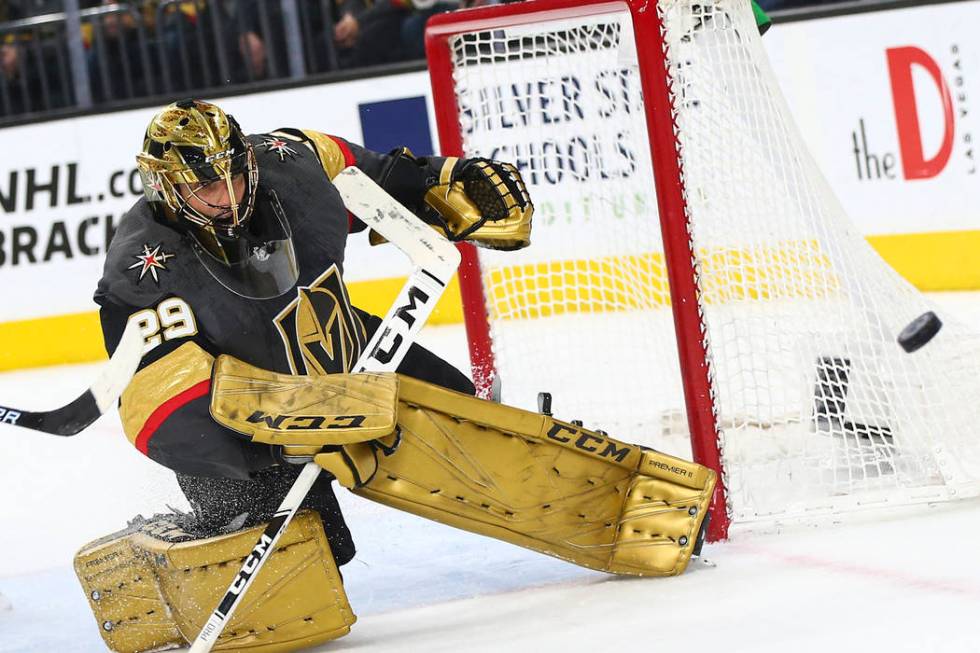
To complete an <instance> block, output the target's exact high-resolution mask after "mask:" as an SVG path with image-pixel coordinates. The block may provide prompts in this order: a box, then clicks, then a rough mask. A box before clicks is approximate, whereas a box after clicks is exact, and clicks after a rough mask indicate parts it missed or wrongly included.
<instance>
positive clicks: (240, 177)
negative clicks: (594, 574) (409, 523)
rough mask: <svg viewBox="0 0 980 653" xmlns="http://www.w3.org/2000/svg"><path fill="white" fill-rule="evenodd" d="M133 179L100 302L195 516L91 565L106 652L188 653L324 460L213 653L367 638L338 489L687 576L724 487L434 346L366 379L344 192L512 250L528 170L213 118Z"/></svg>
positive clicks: (112, 546)
mask: <svg viewBox="0 0 980 653" xmlns="http://www.w3.org/2000/svg"><path fill="white" fill-rule="evenodd" d="M137 161H138V167H139V170H140V172H141V174H142V177H143V186H144V192H145V197H143V198H142V199H140V200H139V201H138V202H137V203H136V205H135V206H133V207H132V209H130V211H129V212H128V214H127V215H126V217H125V218H124V219H123V220H122V222H121V224H120V225H119V229H118V232H117V233H116V236H115V238H114V239H113V241H112V244H111V247H110V249H109V252H108V254H107V257H106V264H105V270H104V275H103V278H102V280H101V281H100V282H99V286H98V289H97V291H96V293H95V300H96V302H98V304H99V305H100V306H101V320H102V329H103V333H104V337H105V344H106V348H107V350H108V351H109V353H110V354H111V353H112V352H113V351H114V349H115V347H116V345H117V344H118V342H119V340H120V338H121V335H122V332H123V329H124V327H125V326H126V325H127V324H128V323H129V322H130V321H136V323H137V324H138V325H139V328H140V330H141V332H142V335H143V338H144V342H145V346H144V354H143V359H142V362H141V365H140V369H139V371H138V372H137V374H136V376H135V378H134V379H133V381H132V383H131V384H130V386H129V388H128V389H127V390H126V392H125V393H124V394H123V397H122V401H121V407H120V411H119V414H120V418H121V420H122V422H123V429H124V431H125V433H126V435H127V437H128V438H129V439H130V441H131V442H132V443H133V445H134V446H136V448H137V449H139V451H140V452H142V453H143V454H145V455H147V456H149V457H150V458H152V459H153V460H154V461H156V462H158V463H160V464H161V465H164V466H166V467H168V468H170V469H172V470H173V471H174V472H175V473H176V474H177V479H178V482H179V484H180V487H181V489H182V490H183V492H184V494H185V495H186V496H187V499H188V501H189V503H190V505H191V506H192V508H193V511H192V513H191V514H167V515H157V516H155V517H153V518H151V519H148V520H147V519H142V518H137V519H136V520H134V521H133V522H132V523H131V524H130V526H129V527H128V528H127V529H125V530H123V531H120V532H118V533H113V534H111V535H108V536H106V537H104V538H102V539H100V540H98V541H95V542H92V543H90V544H88V545H86V546H85V547H84V548H83V549H82V550H81V551H80V552H79V553H78V555H77V557H76V560H75V568H76V571H77V573H78V576H79V579H80V580H81V583H82V585H83V587H84V590H85V593H86V595H87V596H88V598H89V603H90V605H91V608H92V610H93V612H94V613H95V617H96V620H97V622H98V627H99V629H100V631H101V632H102V635H103V637H104V638H105V641H106V643H107V644H108V646H109V648H110V649H112V650H114V651H119V652H126V653H136V652H137V651H149V650H158V649H161V648H170V647H176V646H186V645H187V643H188V642H189V641H193V640H194V638H195V637H196V635H197V633H198V630H199V629H200V628H201V626H202V625H203V624H204V622H205V620H206V619H207V618H208V615H209V611H210V610H211V609H212V608H213V607H214V605H215V604H216V601H217V600H218V599H219V597H220V596H221V592H222V591H223V590H224V588H225V587H227V585H228V583H229V582H230V581H231V580H232V578H233V575H234V574H235V572H236V570H237V569H238V568H239V566H240V565H241V563H242V561H243V560H244V559H245V558H246V557H247V556H248V555H249V552H250V551H251V549H252V546H253V544H254V543H255V541H256V539H257V538H258V536H259V534H260V533H261V532H262V524H263V522H266V521H268V520H269V519H270V517H271V516H272V515H273V513H274V512H275V510H276V508H277V506H278V504H279V503H280V501H281V500H282V498H283V497H284V495H285V493H286V492H287V490H288V489H289V487H290V485H291V484H292V482H293V481H294V480H295V478H296V477H297V475H298V473H299V468H300V466H299V465H295V464H291V461H295V460H304V461H306V460H309V459H310V457H312V458H313V460H314V461H315V462H316V463H317V464H318V465H320V466H321V467H322V468H323V469H324V470H326V472H327V473H322V474H321V475H320V477H319V479H318V481H317V482H316V484H315V485H314V486H313V489H312V491H311V492H310V493H309V495H308V496H307V499H306V501H305V503H304V504H303V507H304V508H307V509H308V510H304V511H303V512H301V513H300V514H299V516H298V517H297V518H296V519H295V520H294V521H293V522H292V523H291V524H290V526H289V528H288V530H287V531H286V533H285V534H284V535H283V536H282V539H281V540H280V542H279V545H278V547H277V548H276V550H275V552H274V553H273V554H272V555H271V557H270V558H269V562H268V564H267V565H266V566H265V567H264V568H263V569H262V570H261V572H260V573H259V574H258V576H257V577H256V581H255V587H253V589H252V590H251V591H250V593H249V595H248V597H247V598H246V599H245V603H244V605H243V606H242V609H240V610H239V611H238V612H237V613H236V615H235V617H234V618H233V619H232V622H231V623H230V624H229V626H228V627H227V628H226V629H225V632H224V634H223V636H222V637H221V639H220V640H219V642H218V644H217V646H216V649H217V650H233V651H263V652H266V651H268V652H272V651H292V650H297V649H301V648H304V647H307V646H311V645H314V644H317V643H320V642H324V641H327V640H330V639H334V638H337V637H340V636H342V635H344V634H346V633H347V632H348V631H349V630H350V626H351V624H353V623H354V621H355V616H354V614H353V612H352V611H351V607H350V605H349V604H348V601H347V597H346V595H345V593H344V586H343V582H342V579H341V576H340V573H339V571H338V567H339V566H340V565H343V564H345V563H346V562H348V561H350V560H351V558H352V557H353V556H354V543H353V540H352V538H351V534H350V532H349V531H348V529H347V527H346V525H345V523H344V518H343V516H342V515H341V513H340V510H339V507H338V504H337V501H336V499H335V497H334V494H333V489H332V482H333V481H334V480H336V481H337V482H338V483H340V484H341V485H343V486H344V487H346V488H348V489H349V490H350V491H352V492H354V493H355V494H357V495H358V496H361V497H363V498H365V499H371V500H374V501H378V502H380V503H383V504H385V505H388V506H392V507H395V508H398V509H400V510H405V511H407V512H410V513H413V514H416V515H418V516H420V517H426V518H429V519H433V520H436V521H439V522H442V523H445V524H449V525H451V526H455V527H457V528H462V529H465V530H468V531H472V532H474V533H479V534H482V535H485V536H488V537H494V538H498V539H501V540H504V541H507V542H511V543H513V544H517V545H519V546H524V547H527V548H530V549H534V550H536V551H540V552H541V553H545V554H548V555H552V556H556V557H559V558H562V559H564V560H568V561H570V562H573V563H575V564H578V565H582V566H584V567H588V568H590V569H597V570H601V571H606V572H609V573H614V574H631V575H637V576H667V575H673V574H679V573H681V572H682V571H684V569H685V568H686V567H687V564H688V562H689V561H690V559H691V556H692V554H693V553H694V552H695V551H696V549H697V547H698V546H699V545H700V542H701V538H702V536H703V526H705V525H706V523H707V520H706V516H707V514H708V505H709V502H710V499H711V494H712V490H713V488H714V485H715V475H714V473H713V472H712V471H711V470H709V469H707V468H705V467H701V466H699V465H696V464H693V463H689V462H686V461H682V460H678V459H675V458H672V457H669V456H666V455H663V454H660V453H658V452H655V451H652V450H650V449H645V448H641V447H639V446H633V445H629V444H625V443H622V442H619V441H617V440H613V439H611V438H609V437H607V436H606V435H605V434H603V433H600V432H595V431H590V430H587V429H584V428H582V427H581V426H577V425H574V424H570V423H565V422H561V421H559V420H556V419H553V418H552V417H551V416H550V415H547V414H537V413H531V412H527V411H523V410H518V409H515V408H509V407H507V406H503V405H501V404H499V403H495V402H492V401H485V400H482V399H477V398H475V397H474V396H473V394H474V391H473V385H472V384H471V382H470V381H469V380H468V379H467V378H466V377H465V376H464V375H463V374H462V373H460V372H459V371H458V370H456V369H455V368H453V367H452V366H450V365H449V364H447V363H446V362H444V361H442V360H440V359H439V358H438V357H436V356H435V355H434V354H432V353H431V352H428V351H426V350H425V349H423V348H421V347H418V346H413V347H412V348H411V349H410V350H409V353H408V355H407V356H406V358H405V360H404V362H403V363H402V365H401V367H400V368H399V373H398V374H393V373H372V374H350V373H349V371H350V369H351V366H352V365H353V363H354V362H355V361H356V360H357V358H358V355H359V354H360V351H361V348H362V347H364V345H365V343H366V342H367V340H368V338H369V337H370V336H371V334H372V332H373V331H374V330H375V329H376V328H377V326H378V324H379V322H380V320H379V319H378V318H377V317H374V316H372V315H369V314H367V313H365V312H363V311H360V310H358V309H357V308H355V307H352V306H351V305H350V303H349V300H348V295H347V291H346V289H345V287H344V282H343V263H344V248H345V243H346V240H347V235H348V233H350V232H356V231H359V230H361V229H364V225H363V224H362V223H360V222H359V221H358V220H357V219H356V218H354V217H353V216H351V215H350V214H349V213H348V212H347V211H346V209H345V207H344V204H343V202H342V201H341V198H340V195H339V193H338V191H337V189H336V188H335V187H334V186H333V184H332V182H331V180H332V179H334V178H335V176H336V175H338V174H339V173H340V171H341V170H342V169H343V168H345V167H346V166H356V167H357V168H359V169H361V170H362V171H364V172H365V173H366V174H367V175H369V176H370V177H371V178H372V179H374V180H375V181H376V182H377V183H378V184H380V185H381V186H382V187H383V188H384V189H385V190H386V191H387V192H388V193H389V194H391V195H392V196H394V197H395V198H396V199H397V200H399V201H400V202H401V203H402V204H404V205H405V206H406V207H408V208H409V209H411V210H412V211H413V212H414V213H416V214H417V215H418V216H419V217H421V218H422V219H423V220H425V221H426V222H427V223H429V224H430V225H432V226H433V228H435V229H439V230H442V231H443V232H444V233H445V234H446V235H448V236H449V237H450V238H451V239H453V240H463V239H465V240H469V241H472V242H474V243H476V244H478V245H481V246H483V247H491V248H497V249H517V248H520V247H524V246H526V245H527V244H528V243H529V239H530V229H531V214H532V212H533V208H532V205H531V201H530V198H529V197H528V195H527V190H526V189H525V186H524V182H523V181H522V180H521V176H520V174H519V173H518V172H517V170H516V169H515V168H514V167H513V166H510V165H508V164H505V163H500V162H496V161H490V160H486V159H457V158H435V157H429V158H416V157H414V156H413V155H412V154H411V153H410V152H409V151H408V150H407V149H400V150H396V151H394V152H391V153H389V154H379V153H376V152H371V151H369V150H366V149H364V148H362V147H359V146H357V145H355V144H353V143H348V142H347V141H345V140H343V139H341V138H337V137H333V136H327V135H325V134H322V133H319V132H315V131H307V130H299V129H281V130H278V131H274V132H271V133H267V134H255V135H250V136H246V135H245V134H244V133H243V132H242V131H241V129H240V128H239V126H238V124H237V123H236V122H235V120H234V119H233V118H232V117H231V116H229V115H226V114H225V113H224V112H223V111H222V110H221V109H220V108H218V107H217V106H215V105H213V104H208V103H205V102H201V101H196V100H186V101H181V102H177V103H175V104H172V105H170V106H168V107H166V108H164V109H163V110H162V111H161V112H160V113H158V114H157V115H156V116H155V117H154V118H153V120H152V121H151V123H150V125H149V127H148V128H147V130H146V136H145V139H144V142H143V148H142V151H141V152H140V153H139V155H138V156H137ZM374 240H377V238H375V239H374ZM296 375H302V379H303V381H302V382H301V383H297V382H296ZM285 387H290V388H298V389H297V390H296V391H295V392H283V391H281V389H282V388H285ZM297 412H300V413H301V416H297V415H296V413H297ZM290 416H292V417H290ZM290 427H293V428H290ZM434 564H435V563H434Z"/></svg>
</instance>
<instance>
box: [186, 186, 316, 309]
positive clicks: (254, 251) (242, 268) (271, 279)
mask: <svg viewBox="0 0 980 653" xmlns="http://www.w3.org/2000/svg"><path fill="white" fill-rule="evenodd" d="M262 209H263V210H262V211H261V216H260V215H258V214H257V215H254V216H253V218H252V220H251V221H250V224H249V228H248V229H246V230H244V233H240V234H239V235H238V236H237V237H234V238H227V237H223V236H221V235H216V234H214V233H213V232H210V233H208V234H207V236H208V238H212V237H213V238H214V240H213V241H212V242H211V243H208V242H203V241H202V237H203V236H204V234H201V233H199V232H198V231H197V230H194V231H191V236H192V237H193V239H194V243H195V247H194V253H195V254H196V255H197V259H198V260H199V261H200V262H201V265H203V266H204V268H205V269H206V270H207V271H208V272H209V273H210V274H211V276H212V277H214V278H215V279H216V280H217V281H218V282H219V283H220V284H221V285H222V286H224V287H225V288H226V289H228V290H230V291H231V292H233V293H235V294H236V295H239V296H241V297H245V298H248V299H271V298H273V297H279V296H280V295H282V294H284V293H286V292H288V291H289V290H291V289H292V288H293V287H294V286H295V285H296V281H297V280H298V279H299V265H298V264H297V262H296V252H295V250H294V249H293V240H292V234H291V232H290V230H289V223H288V222H287V220H286V216H285V213H284V212H283V209H282V205H281V204H280V203H279V199H278V198H277V197H276V196H275V193H270V196H269V201H268V202H263V207H262ZM215 245H217V248H218V250H219V253H220V254H221V255H222V256H221V258H219V257H218V256H216V255H215V253H214V252H213V251H212V250H213V249H215Z"/></svg>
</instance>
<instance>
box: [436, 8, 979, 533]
mask: <svg viewBox="0 0 980 653" xmlns="http://www.w3.org/2000/svg"><path fill="white" fill-rule="evenodd" d="M658 9H659V11H660V12H661V16H662V17H663V22H664V25H665V30H666V33H665V37H664V38H665V41H666V44H667V64H668V66H669V71H670V75H671V77H672V80H673V82H672V86H671V96H672V101H673V104H674V109H675V116H674V118H675V121H676V124H677V127H678V134H679V142H680V147H681V166H682V170H683V177H684V192H685V197H686V201H687V204H688V218H689V230H690V237H691V239H692V242H693V245H694V249H695V252H696V255H697V268H698V271H699V277H698V286H699V288H700V291H701V304H702V308H703V312H704V319H705V325H704V326H705V330H706V334H707V343H708V348H709V357H710V364H711V372H712V382H713V388H714V391H715V395H716V406H715V410H716V414H717V415H718V420H719V430H720V435H719V445H720V448H721V450H722V454H723V461H724V464H725V468H726V473H727V476H726V479H725V484H726V488H727V492H728V497H729V502H730V511H731V513H732V516H733V518H734V520H735V521H736V522H745V521H752V520H758V519H761V518H778V519H789V518H794V517H799V516H804V515H812V514H819V513H827V512H831V513H836V512H840V511H844V510H848V509H856V508H860V507H864V506H872V505H879V504H880V503H883V502H884V503H911V502H920V501H930V500H936V499H941V498H948V497H951V496H962V495H973V494H977V493H978V484H977V480H978V479H980V438H978V437H977V436H978V434H977V432H976V431H977V427H976V423H977V420H978V418H980V411H978V410H977V409H976V408H975V402H974V401H973V400H972V399H973V397H976V396H978V394H980V392H978V391H980V387H978V386H980V381H978V373H980V365H978V355H977V354H978V351H980V348H978V341H977V339H976V337H975V335H974V334H973V333H972V332H970V331H969V330H968V329H966V328H965V327H963V326H961V325H959V324H956V323H955V322H953V321H951V320H949V319H946V320H945V325H944V327H943V330H942V331H941V332H940V334H939V335H938V336H937V337H936V338H935V339H934V340H933V341H932V342H931V343H930V344H929V345H928V346H927V347H925V348H924V349H922V350H921V351H919V352H916V353H915V354H911V355H910V354H906V353H905V352H903V351H902V350H901V349H900V348H899V347H898V346H897V344H896V343H895V337H896V335H897V333H898V332H899V331H900V330H901V329H902V327H904V326H905V325H906V324H907V323H908V322H909V321H910V320H912V319H913V318H915V317H916V316H918V315H920V314H921V313H923V312H924V311H926V310H930V309H932V308H933V307H932V306H930V305H929V303H928V302H927V301H926V300H925V299H924V298H923V297H922V296H921V295H920V294H919V293H917V292H916V291H915V290H914V289H913V288H912V287H911V286H909V285H908V284H907V283H906V282H904V281H903V280H902V279H901V278H900V277H899V276H898V275H897V274H896V273H894V271H892V270H891V269H890V268H889V267H888V266H887V265H886V264H885V263H883V262H882V261H881V260H880V259H879V258H878V256H877V255H876V254H875V253H874V251H873V250H872V249H871V248H870V246H869V245H868V244H867V243H866V241H865V240H864V239H863V237H861V235H860V234H859V233H857V231H856V230H855V229H854V227H853V226H852V225H851V224H850V223H849V221H848V220H847V218H846V216H845V215H844V213H843V211H842V209H841V207H840V206H839V204H838V202H837V200H836V199H835V198H834V196H833V194H832V192H831V191H830V189H829V188H828V186H827V184H826V182H825V181H824V179H823V177H822V176H821V174H820V172H819V170H818V169H817V168H816V166H815V164H814V163H813V161H812V159H811V158H810V156H809V154H808V153H807V151H806V148H805V146H804V145H803V143H802V141H801V139H800V138H799V136H798V134H797V130H796V128H795V126H794V124H793V122H792V119H791V117H790V113H789V111H788V108H787V106H786V104H785V102H784V101H783V99H782V96H781V94H780V92H779V89H778V85H777V84H776V82H775V78H774V75H773V73H772V71H771V70H770V69H769V66H768V62H767V60H766V56H765V52H764V50H763V48H762V45H761V41H760V39H759V36H758V32H757V30H756V28H755V24H754V21H753V17H752V14H751V11H750V10H749V3H747V2H742V1H720V2H714V3H701V4H692V3H690V2H684V1H678V2H669V1H662V2H661V3H660V5H659V7H658ZM641 38H655V35H641ZM633 42H634V41H633V28H632V20H631V17H630V13H629V12H628V11H626V10H624V11H622V12H618V13H610V14H603V15H600V16H590V17H582V18H567V19H561V20H548V21H540V20H536V19H534V18H533V16H532V17H529V23H528V24H527V25H523V26H520V27H515V28H506V29H493V30H487V31H482V32H473V33H469V34H465V35H461V36H457V37H455V38H453V39H451V40H450V46H451V49H452V52H453V60H454V73H453V75H454V83H455V85H456V92H457V97H458V103H459V110H460V116H461V125H460V129H461V131H462V135H463V140H464V149H465V151H466V152H467V154H468V155H479V156H487V157H491V158H498V159H502V160H508V161H511V162H513V163H515V164H516V165H517V166H518V167H519V168H520V169H521V171H522V174H523V175H524V178H525V180H526V181H527V182H528V185H529V188H530V191H531V196H532V198H533V199H534V201H535V204H536V207H537V212H536V214H535V224H534V231H533V234H532V240H533V244H532V246H531V247H529V248H527V249H526V250H522V251H520V252H516V253H497V252H487V251H485V250H483V251H481V260H482V263H483V266H484V275H483V282H484V287H485V290H486V293H487V308H488V313H489V315H490V321H491V329H492V337H493V348H494V354H495V357H496V362H497V367H498V370H499V371H500V374H501V378H502V383H503V399H504V401H505V402H506V403H510V404H513V405H518V406H522V407H526V408H533V407H534V398H535V395H536V392H537V391H538V390H548V391H551V392H553V393H555V396H556V400H555V409H556V412H557V414H559V415H560V416H562V417H564V418H572V417H579V418H581V419H583V420H584V421H585V423H586V424H587V425H589V426H598V427H601V428H604V429H606V430H608V431H609V432H610V433H611V434H612V435H614V436H616V437H619V438H621V439H625V440H631V441H635V442H640V443H644V444H650V445H652V446H655V447H657V448H659V449H662V450H665V451H668V452H671V453H675V454H678V455H684V456H690V448H689V445H688V440H687V433H686V421H685V419H684V416H683V415H684V412H683V405H684V403H683V397H682V389H681V382H680V376H679V372H678V363H677V353H676V345H675V342H674V335H673V323H672V315H671V307H670V300H669V295H668V290H667V276H666V272H665V269H664V264H663V260H664V259H663V245H662V241H661V238H660V227H659V220H658V217H657V212H656V198H655V194H654V189H653V177H652V173H651V170H652V166H651V162H650V154H649V145H648V143H649V137H648V136H647V129H646V124H645V118H644V114H643V110H642V104H641V103H642V101H643V99H642V92H641V88H640V80H639V73H638V69H637V62H636V54H635V50H634V48H633V46H632V44H633ZM658 64H659V65H663V63H662V62H653V63H652V64H644V65H658ZM685 337H697V334H687V335H686V336H685Z"/></svg>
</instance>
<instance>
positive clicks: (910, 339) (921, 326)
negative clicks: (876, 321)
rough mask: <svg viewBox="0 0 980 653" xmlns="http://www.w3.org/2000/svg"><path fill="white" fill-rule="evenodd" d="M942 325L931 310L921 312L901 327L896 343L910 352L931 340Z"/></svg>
mask: <svg viewBox="0 0 980 653" xmlns="http://www.w3.org/2000/svg"><path fill="white" fill-rule="evenodd" d="M942 326H943V323H942V321H940V319H939V317H938V316H937V315H936V314H935V313H933V312H932V311H928V312H926V313H923V314H922V315H920V316H919V317H917V318H915V319H914V320H912V321H911V322H909V323H908V325H907V326H906V327H905V328H904V329H902V332H901V333H900V334H898V344H899V345H901V346H902V349H904V350H905V351H907V352H908V353H910V354H911V353H912V352H913V351H916V350H917V349H920V348H922V346H923V345H925V344H926V343H927V342H929V341H930V340H932V338H933V336H935V335H936V334H937V333H939V329H941V328H942Z"/></svg>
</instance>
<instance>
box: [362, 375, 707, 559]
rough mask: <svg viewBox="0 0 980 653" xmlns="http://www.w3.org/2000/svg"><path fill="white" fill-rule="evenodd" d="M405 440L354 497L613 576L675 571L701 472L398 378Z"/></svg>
mask: <svg viewBox="0 0 980 653" xmlns="http://www.w3.org/2000/svg"><path fill="white" fill-rule="evenodd" d="M399 383H400V394H399V402H400V403H399V410H398V424H399V427H400V428H401V442H400V444H399V446H398V448H397V450H396V451H395V452H394V453H392V454H391V455H388V456H385V455H381V454H379V455H378V462H379V468H378V471H377V473H376V474H375V475H374V477H373V478H372V479H371V480H370V481H369V482H368V483H367V484H366V485H364V486H363V487H361V488H358V489H355V490H354V492H356V493H357V494H359V495H362V496H365V497H367V498H370V499H373V500H375V501H378V502H380V503H384V504H387V505H390V506H393V507H396V508H400V509H402V510H406V511H408V512H411V513H414V514H417V515H420V516H423V517H427V518H430V519H433V520H435V521H439V522H442V523H445V524H449V525H451V526H456V527H458V528H462V529H465V530H468V531H473V532H475V533H481V534H483V535H489V536H491V537H495V538H498V539H501V540H505V541H507V542H511V543H513V544H518V545H520V546H524V547H528V548H531V549H535V550H537V551H541V552H542V553H547V554H549V555H553V556H557V557H559V558H563V559H565V560H569V561H571V562H574V563H576V564H580V565H583V566H585V567H589V568H591V569H597V570H600V571H607V572H612V573H617V574H634V575H639V576H669V575H673V574H679V573H681V572H682V571H684V569H685V568H686V567H687V563H688V562H689V560H690V558H691V553H692V551H693V549H694V546H695V543H696V539H697V537H698V533H699V529H700V526H701V524H702V522H703V520H704V518H705V515H706V514H707V508H708V504H709V502H710V500H711V494H712V491H713V489H714V486H715V473H714V472H713V471H711V470H710V469H708V468H706V467H702V466H701V465H697V464H694V463H691V462H687V461H684V460H680V459H677V458H673V457H671V456H667V455H664V454H661V453H658V452H655V451H652V450H650V449H645V448H642V447H638V446H634V445H629V444H624V443H622V442H619V441H617V440H613V439H611V438H608V437H606V436H604V435H602V434H599V433H596V432H595V431H589V430H586V429H583V428H581V427H577V426H574V425H572V424H568V423H565V422H561V421H559V420H556V419H552V418H551V417H549V416H546V415H540V414H537V413H531V412H528V411H523V410H519V409H516V408H510V407H507V406H502V405H500V404H497V403H493V402H489V401H483V400H480V399H475V398H473V397H469V396H467V395H463V394H460V393H457V392H453V391H450V390H445V389H443V388H440V387H438V386H434V385H431V384H429V383H425V382H422V381H418V380H415V379H411V378H408V377H404V376H402V377H400V380H399Z"/></svg>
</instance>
